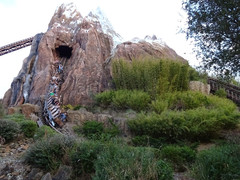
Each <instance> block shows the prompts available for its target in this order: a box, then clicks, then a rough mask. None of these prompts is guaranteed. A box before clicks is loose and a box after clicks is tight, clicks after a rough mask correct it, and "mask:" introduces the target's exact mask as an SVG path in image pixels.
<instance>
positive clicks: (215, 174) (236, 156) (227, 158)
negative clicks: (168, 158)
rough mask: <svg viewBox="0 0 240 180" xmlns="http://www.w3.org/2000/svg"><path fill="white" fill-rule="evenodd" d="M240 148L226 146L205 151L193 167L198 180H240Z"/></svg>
mask: <svg viewBox="0 0 240 180" xmlns="http://www.w3.org/2000/svg"><path fill="white" fill-rule="evenodd" d="M239 167H240V146H239V145H229V144H228V145H224V146H219V147H213V148H211V149H209V150H204V151H202V152H200V153H199V154H198V155H197V159H196V162H195V164H194V167H193V173H194V176H195V178H196V180H208V179H211V180H219V179H224V180H228V179H240V171H239Z"/></svg>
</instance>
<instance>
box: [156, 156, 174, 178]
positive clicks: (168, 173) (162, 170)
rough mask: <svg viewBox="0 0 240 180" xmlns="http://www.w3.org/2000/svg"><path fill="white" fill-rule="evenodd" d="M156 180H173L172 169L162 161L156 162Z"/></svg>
mask: <svg viewBox="0 0 240 180" xmlns="http://www.w3.org/2000/svg"><path fill="white" fill-rule="evenodd" d="M157 171H158V180H173V169H172V168H171V166H169V164H168V163H166V162H165V161H163V160H159V161H158V162H157Z"/></svg>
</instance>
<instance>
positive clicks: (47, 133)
mask: <svg viewBox="0 0 240 180" xmlns="http://www.w3.org/2000/svg"><path fill="white" fill-rule="evenodd" d="M55 134H56V131H54V130H53V129H52V128H51V127H49V126H46V125H43V126H41V127H39V128H37V130H36V132H35V134H34V137H33V138H34V140H35V141H37V140H41V139H43V138H49V137H51V136H54V135H55Z"/></svg>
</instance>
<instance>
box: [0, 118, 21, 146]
mask: <svg viewBox="0 0 240 180" xmlns="http://www.w3.org/2000/svg"><path fill="white" fill-rule="evenodd" d="M19 132H20V128H19V125H18V124H17V123H16V122H14V121H11V120H2V119H0V136H1V137H3V138H4V139H5V141H6V142H9V141H11V140H13V139H14V138H15V137H16V136H17V135H18V133H19Z"/></svg>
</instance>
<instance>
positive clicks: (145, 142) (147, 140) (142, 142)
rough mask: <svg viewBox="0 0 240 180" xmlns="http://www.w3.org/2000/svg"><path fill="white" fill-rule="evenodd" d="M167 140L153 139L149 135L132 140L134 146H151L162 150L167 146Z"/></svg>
mask: <svg viewBox="0 0 240 180" xmlns="http://www.w3.org/2000/svg"><path fill="white" fill-rule="evenodd" d="M165 142H166V140H165V139H163V138H158V139H156V138H153V137H150V136H147V135H143V136H135V137H133V138H132V143H133V145H134V146H150V147H154V148H161V147H162V146H163V144H165Z"/></svg>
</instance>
